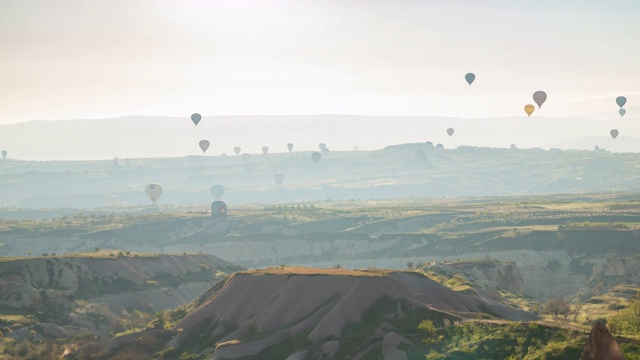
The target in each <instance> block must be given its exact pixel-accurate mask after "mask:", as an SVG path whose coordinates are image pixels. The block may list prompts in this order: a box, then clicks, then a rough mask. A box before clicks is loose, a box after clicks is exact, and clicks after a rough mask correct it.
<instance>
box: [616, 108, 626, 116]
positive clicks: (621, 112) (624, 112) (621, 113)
mask: <svg viewBox="0 0 640 360" xmlns="http://www.w3.org/2000/svg"><path fill="white" fill-rule="evenodd" d="M618 113H619V114H620V116H624V114H626V113H627V110H625V109H620V110H618Z"/></svg>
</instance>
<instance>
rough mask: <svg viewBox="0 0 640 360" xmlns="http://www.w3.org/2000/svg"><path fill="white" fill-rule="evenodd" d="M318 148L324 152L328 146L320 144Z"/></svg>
mask: <svg viewBox="0 0 640 360" xmlns="http://www.w3.org/2000/svg"><path fill="white" fill-rule="evenodd" d="M318 147H319V148H320V150H324V149H326V148H327V144H325V143H320V145H318Z"/></svg>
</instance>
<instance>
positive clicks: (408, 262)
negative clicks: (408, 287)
mask: <svg viewBox="0 0 640 360" xmlns="http://www.w3.org/2000/svg"><path fill="white" fill-rule="evenodd" d="M413 266H414V264H413V261H407V268H408V269H413Z"/></svg>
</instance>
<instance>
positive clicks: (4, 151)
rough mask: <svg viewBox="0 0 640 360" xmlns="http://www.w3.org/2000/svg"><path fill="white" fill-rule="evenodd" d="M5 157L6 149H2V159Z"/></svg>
mask: <svg viewBox="0 0 640 360" xmlns="http://www.w3.org/2000/svg"><path fill="white" fill-rule="evenodd" d="M6 158H7V150H2V160H5V159H6Z"/></svg>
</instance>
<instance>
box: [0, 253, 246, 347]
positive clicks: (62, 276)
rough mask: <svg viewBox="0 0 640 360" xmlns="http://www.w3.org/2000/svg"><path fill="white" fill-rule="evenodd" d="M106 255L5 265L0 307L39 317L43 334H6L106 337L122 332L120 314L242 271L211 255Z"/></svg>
mask: <svg viewBox="0 0 640 360" xmlns="http://www.w3.org/2000/svg"><path fill="white" fill-rule="evenodd" d="M98 254H100V253H98ZM102 256H105V257H104V258H102V257H98V256H71V257H40V258H33V259H22V260H13V261H5V262H0V306H1V307H3V308H5V309H12V310H11V312H13V313H17V314H25V315H32V314H36V316H37V317H38V320H39V322H40V324H39V325H38V326H39V327H38V329H39V330H40V333H42V334H40V333H38V332H37V331H36V334H33V332H30V331H21V330H20V329H17V330H16V331H14V332H13V333H12V332H10V333H8V334H5V336H9V337H15V338H18V339H22V338H24V337H25V336H27V335H28V334H31V335H33V336H41V335H43V334H49V336H53V337H68V336H73V335H77V334H79V333H83V332H90V333H94V334H96V335H98V336H100V337H101V338H103V339H106V338H107V337H108V335H109V333H113V332H117V331H118V330H120V329H121V326H120V325H121V324H120V318H119V314H121V313H123V312H126V313H132V312H134V311H136V310H138V311H143V312H144V311H151V312H153V311H158V310H163V309H169V308H174V307H176V306H179V305H181V304H184V303H187V302H189V301H191V300H193V299H195V298H197V297H198V296H200V295H201V294H202V293H203V292H204V291H206V290H207V289H208V288H210V287H211V285H212V284H213V283H215V282H217V281H218V280H219V279H221V278H222V277H223V276H225V275H226V274H227V273H229V272H233V271H237V270H239V269H240V268H239V267H237V266H234V265H232V264H230V263H228V262H226V261H223V260H221V259H219V258H217V257H215V256H211V255H179V256H178V255H176V256H173V255H159V256H125V255H122V256H114V257H110V256H108V254H106V253H103V254H102ZM96 319H99V320H96ZM34 326H35V325H34ZM33 328H34V327H33V326H32V327H31V328H29V329H26V330H31V329H33ZM23 330H24V329H23Z"/></svg>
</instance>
